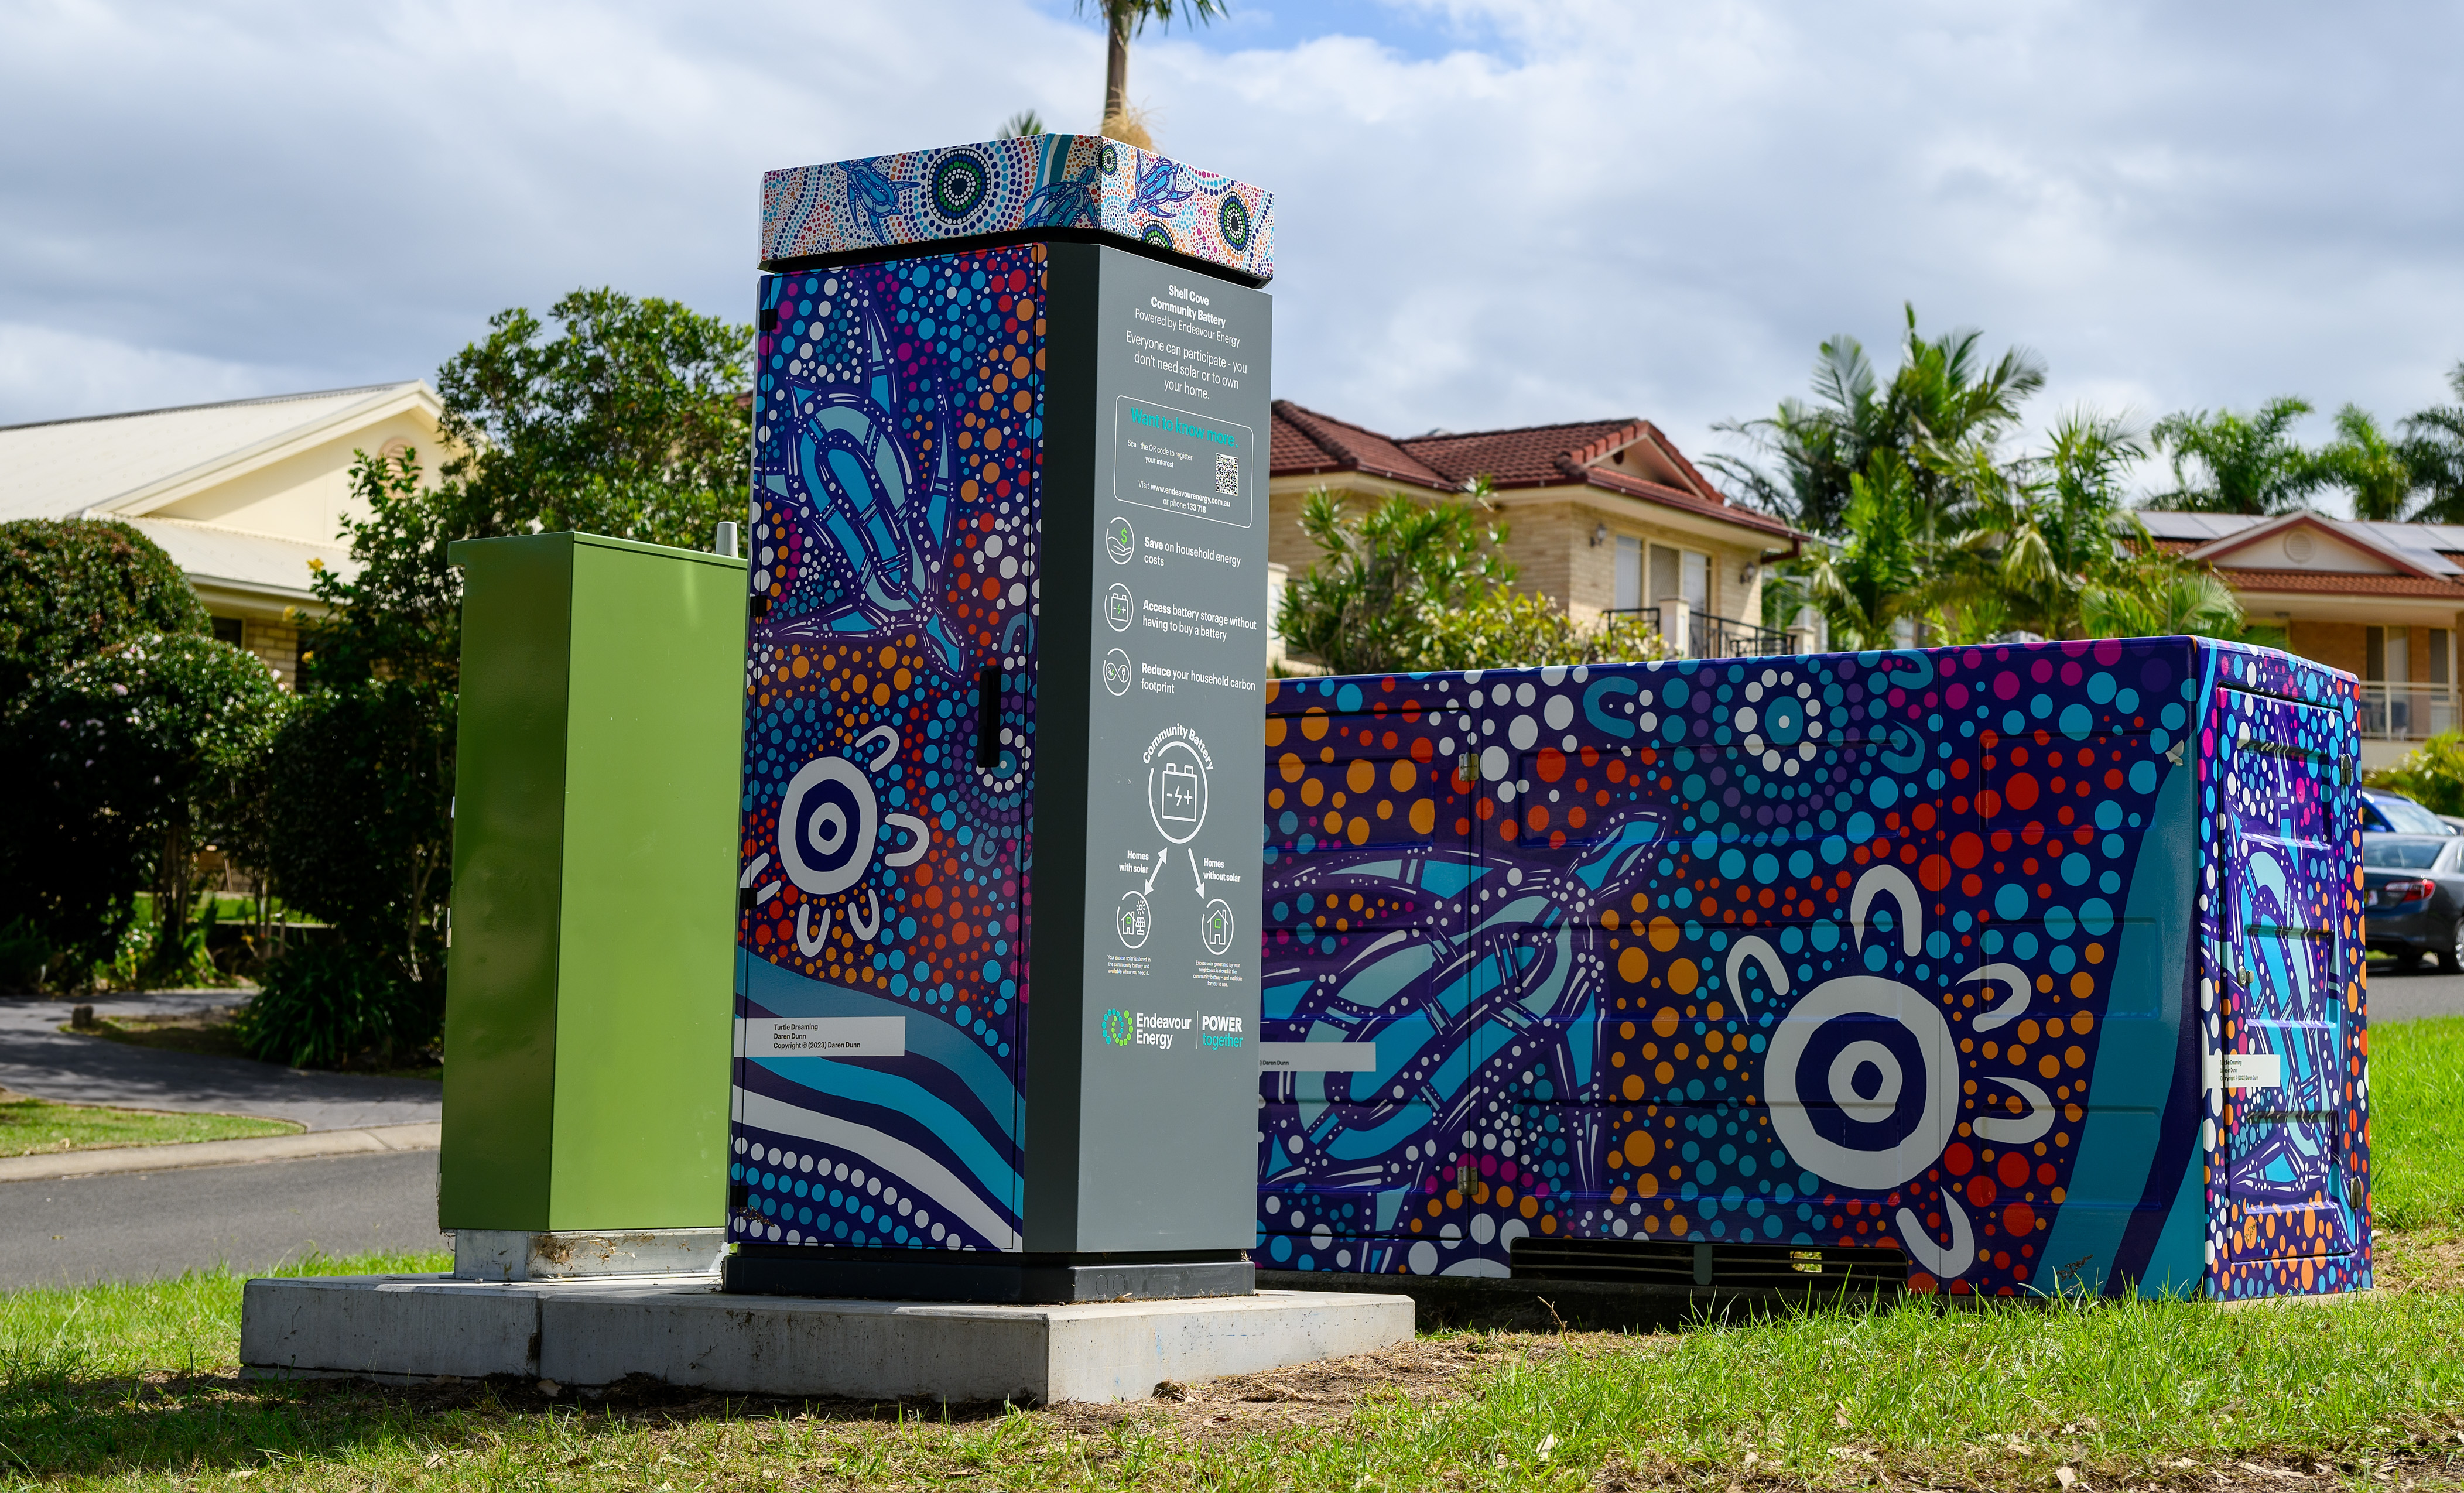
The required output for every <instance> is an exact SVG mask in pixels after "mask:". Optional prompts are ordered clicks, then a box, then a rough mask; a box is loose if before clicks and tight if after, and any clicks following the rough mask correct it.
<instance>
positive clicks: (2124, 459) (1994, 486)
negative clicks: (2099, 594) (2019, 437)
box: [1944, 409, 2153, 638]
mask: <svg viewBox="0 0 2464 1493" xmlns="http://www.w3.org/2000/svg"><path fill="white" fill-rule="evenodd" d="M2146 453H2147V451H2146V448H2145V446H2144V445H2142V444H2141V442H2140V439H2139V435H2138V432H2137V431H2135V430H2133V429H2132V428H2130V425H2129V422H2128V421H2127V420H2126V419H2124V418H2123V417H2120V416H2113V415H2101V414H2097V413H2095V412H2093V411H2090V410H2085V409H2076V410H2072V411H2069V412H2068V413H2065V414H2064V415H2063V416H2062V417H2061V419H2060V420H2059V421H2057V423H2056V424H2055V426H2054V429H2053V438H2052V441H2051V444H2050V445H2049V446H2048V448H2047V450H2045V452H2044V454H2043V455H2040V456H2029V457H2024V458H2022V459H2021V460H2020V461H2018V462H2016V463H2014V464H2013V467H2012V469H2011V474H2010V477H2009V479H2008V480H2004V481H1999V482H1995V481H1993V480H1991V474H1980V476H1979V478H1978V480H1977V481H1976V482H1975V484H1974V486H1975V490H1976V491H1977V492H1978V493H1979V494H1982V498H1983V500H1982V501H1980V502H1979V503H1978V505H1977V506H1976V508H1975V509H1974V510H1973V511H1971V513H1970V515H1969V525H1970V526H1969V529H1968V531H1967V532H1966V533H1965V534H1964V535H1962V536H1961V538H1960V540H1959V543H1958V545H1957V546H1956V547H1955V548H1954V550H1953V552H1952V553H1953V557H1954V560H1964V561H1965V563H1953V564H1952V565H1949V566H1947V567H1946V585H1945V586H1944V590H1945V591H1946V592H1947V594H1948V596H1950V597H1955V598H1958V599H1959V600H1962V601H1966V600H1969V599H1971V598H1972V599H1975V600H1983V599H1984V598H1986V597H1988V596H1991V597H1992V598H1993V599H1994V600H1995V601H1996V602H1998V606H1997V607H1996V608H1995V609H1996V610H1998V611H1999V612H2000V613H2001V614H2002V615H2004V616H2005V617H2006V618H2007V619H2008V621H2009V622H2010V624H2011V625H2013V626H2022V627H2025V628H2027V629H2028V630H2029V631H2032V632H2035V633H2037V634H2039V635H2041V636H2044V637H2048V638H2074V637H2080V636H2084V635H2086V632H2085V626H2084V621H2083V618H2082V607H2083V605H2084V601H2083V599H2084V597H2085V596H2086V594H2087V592H2088V591H2089V590H2090V589H2091V588H2092V587H2094V586H2096V585H2098V584H2099V583H2101V582H2109V581H2110V580H2112V579H2113V578H2114V576H2115V573H2116V571H2117V570H2118V569H2120V568H2125V567H2126V566H2127V565H2128V564H2129V563H2130V561H2131V557H2132V556H2133V555H2134V554H2145V553H2149V552H2151V551H2152V549H2153V544H2152V541H2150V540H2148V539H2147V537H2146V532H2145V527H2144V526H2142V525H2141V524H2140V523H2139V522H2138V520H2137V519H2136V518H2133V517H2131V516H2128V515H2127V514H2126V513H2125V512H2124V511H2123V491H2122V483H2123V475H2124V473H2125V472H2127V471H2128V470H2129V468H2130V465H2131V464H2132V463H2133V462H2136V461H2138V460H2139V459H2140V458H2142V457H2144V456H2145V455H2146ZM2129 540H2136V541H2137V542H2135V543H2133V542H2125V541H2129Z"/></svg>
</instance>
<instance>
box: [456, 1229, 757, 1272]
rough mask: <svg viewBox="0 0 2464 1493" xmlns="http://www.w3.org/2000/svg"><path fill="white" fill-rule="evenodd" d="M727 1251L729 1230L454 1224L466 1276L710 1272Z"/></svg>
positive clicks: (459, 1269)
mask: <svg viewBox="0 0 2464 1493" xmlns="http://www.w3.org/2000/svg"><path fill="white" fill-rule="evenodd" d="M726 1252H727V1231H726V1230H725V1229H723V1228H716V1227H713V1228H706V1229H627V1230H624V1231H622V1232H600V1233H588V1232H572V1231H568V1232H565V1233H558V1234H550V1233H532V1232H530V1231H528V1230H524V1229H455V1230H454V1231H453V1273H454V1274H455V1275H457V1276H459V1277H461V1278H462V1279H464V1280H466V1281H561V1280H566V1279H570V1278H573V1277H577V1276H596V1275H709V1274H712V1273H714V1272H715V1271H716V1270H717V1269H718V1262H719V1257H720V1256H721V1255H723V1254H725V1253H726Z"/></svg>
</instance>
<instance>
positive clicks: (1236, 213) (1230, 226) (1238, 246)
mask: <svg viewBox="0 0 2464 1493" xmlns="http://www.w3.org/2000/svg"><path fill="white" fill-rule="evenodd" d="M1215 221H1216V224H1217V226H1218V227H1220V228H1221V229H1222V230H1223V242H1225V243H1226V244H1229V245H1231V246H1232V248H1233V249H1235V250H1244V249H1247V248H1248V247H1249V205H1248V204H1247V203H1245V202H1243V201H1242V200H1241V195H1240V193H1238V192H1226V193H1224V194H1223V206H1222V207H1221V208H1219V209H1216V212H1215Z"/></svg>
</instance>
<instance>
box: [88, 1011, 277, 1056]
mask: <svg viewBox="0 0 2464 1493" xmlns="http://www.w3.org/2000/svg"><path fill="white" fill-rule="evenodd" d="M239 1013H240V1006H239V1005H237V1004H232V1005H227V1006H210V1007H209V1008H207V1009H205V1010H202V1011H183V1012H180V1013H178V1014H176V1015H165V1016H107V1017H99V1018H97V1019H96V1021H95V1023H94V1024H93V1025H92V1026H78V1025H77V1024H76V1023H75V1022H73V1021H64V1022H62V1023H61V1024H60V1030H61V1031H63V1032H66V1033H67V1034H68V1035H70V1036H72V1037H99V1038H100V1039H101V1040H103V1041H104V1042H116V1043H126V1044H127V1045H129V1046H131V1047H152V1048H155V1049H157V1050H159V1051H163V1052H193V1053H197V1054H199V1055H200V1056H203V1057H209V1058H245V1057H247V1056H248V1049H247V1048H245V1047H242V1046H241V1045H240V1044H239V1034H238V1032H237V1030H236V1029H235V1028H234V1027H233V1026H232V1025H231V1023H232V1021H235V1020H237V1018H238V1016H239Z"/></svg>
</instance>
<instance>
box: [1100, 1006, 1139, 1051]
mask: <svg viewBox="0 0 2464 1493" xmlns="http://www.w3.org/2000/svg"><path fill="white" fill-rule="evenodd" d="M1131 1031H1132V1028H1131V1025H1130V1013H1128V1012H1127V1011H1107V1012H1105V1013H1104V1040H1105V1041H1106V1042H1108V1043H1111V1044H1112V1045H1113V1046H1115V1047H1126V1046H1128V1045H1129V1044H1130V1036H1131Z"/></svg>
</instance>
